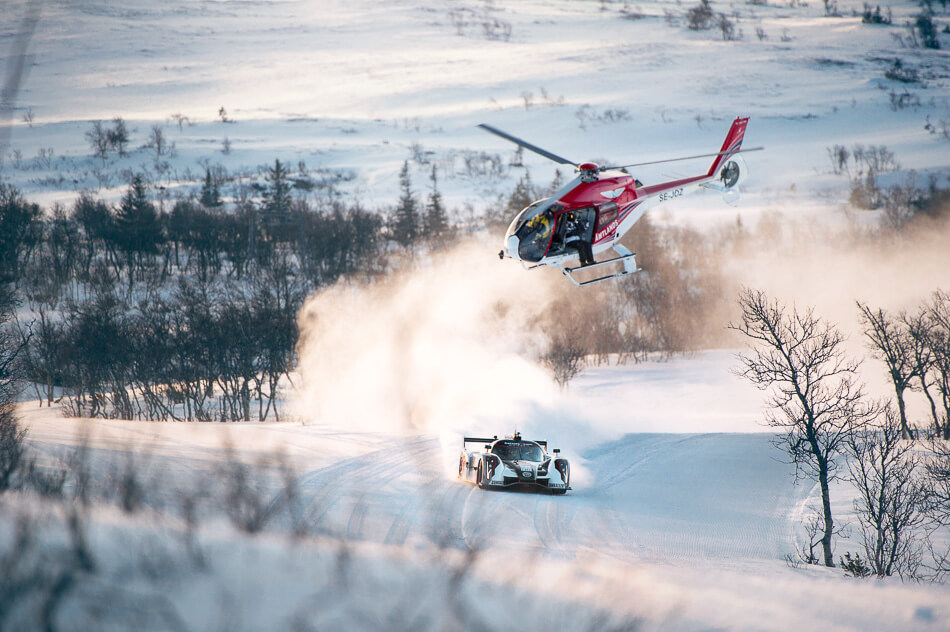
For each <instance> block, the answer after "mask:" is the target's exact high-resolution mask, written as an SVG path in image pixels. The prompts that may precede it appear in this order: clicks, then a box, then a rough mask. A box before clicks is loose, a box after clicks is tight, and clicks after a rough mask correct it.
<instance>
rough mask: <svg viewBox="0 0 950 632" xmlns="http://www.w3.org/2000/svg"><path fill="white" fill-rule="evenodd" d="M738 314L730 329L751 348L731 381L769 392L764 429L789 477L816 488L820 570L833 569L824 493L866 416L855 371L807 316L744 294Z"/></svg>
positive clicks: (836, 337)
mask: <svg viewBox="0 0 950 632" xmlns="http://www.w3.org/2000/svg"><path fill="white" fill-rule="evenodd" d="M739 306H740V307H741V308H742V317H741V319H740V320H739V322H738V323H731V324H730V325H729V328H730V329H733V330H735V331H738V332H740V333H741V334H743V335H744V336H746V337H747V338H748V339H749V340H750V341H751V343H752V344H753V345H754V347H753V348H752V350H751V351H750V352H749V353H748V354H740V355H739V360H740V361H741V363H742V368H741V370H739V371H737V373H738V374H739V375H741V376H742V377H745V378H746V379H747V380H749V382H751V383H752V384H753V385H755V386H756V387H758V388H759V389H762V390H766V391H769V392H770V394H771V396H770V398H769V408H770V409H771V412H770V413H769V415H768V417H767V419H766V421H767V423H768V425H770V426H772V427H773V428H778V429H780V430H781V431H783V432H784V434H783V435H782V436H780V437H778V438H777V439H776V440H775V445H776V446H777V447H779V448H780V449H782V450H783V451H785V453H786V454H788V456H789V457H790V458H791V462H792V463H794V464H795V468H796V476H799V477H800V476H804V477H806V478H809V479H811V480H817V481H818V485H819V488H820V489H821V518H822V538H821V548H822V556H823V559H824V564H825V566H834V565H835V562H834V556H833V552H832V548H831V542H832V537H833V536H834V533H835V526H834V519H833V516H832V513H831V492H830V489H829V485H830V483H831V481H833V480H834V479H836V478H837V477H838V475H839V471H838V462H839V460H840V458H841V456H842V453H843V451H844V449H845V447H846V443H845V442H846V440H847V438H848V431H849V430H850V429H851V428H852V427H854V426H855V425H857V424H860V423H861V422H862V421H864V420H865V419H868V418H870V417H871V415H872V414H873V410H871V409H870V407H868V406H866V405H865V404H864V394H863V385H862V384H861V383H860V382H858V375H857V369H858V363H857V362H855V361H854V360H851V359H850V358H848V357H847V356H846V355H845V352H844V349H843V342H844V338H843V336H842V335H841V333H839V332H838V330H837V329H836V328H835V327H834V326H833V325H831V324H829V323H827V322H825V321H823V320H821V319H819V318H818V317H817V316H815V315H814V313H813V311H812V310H807V311H805V312H801V313H800V312H799V311H798V310H797V309H795V308H792V310H791V312H790V313H789V312H788V310H787V309H786V307H785V306H784V305H782V304H781V303H779V302H778V301H776V300H773V299H770V298H769V297H767V296H766V295H765V293H764V292H761V291H755V290H751V289H747V290H744V291H743V292H742V293H741V294H740V296H739Z"/></svg>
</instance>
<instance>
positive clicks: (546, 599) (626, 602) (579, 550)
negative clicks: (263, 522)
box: [3, 353, 950, 630]
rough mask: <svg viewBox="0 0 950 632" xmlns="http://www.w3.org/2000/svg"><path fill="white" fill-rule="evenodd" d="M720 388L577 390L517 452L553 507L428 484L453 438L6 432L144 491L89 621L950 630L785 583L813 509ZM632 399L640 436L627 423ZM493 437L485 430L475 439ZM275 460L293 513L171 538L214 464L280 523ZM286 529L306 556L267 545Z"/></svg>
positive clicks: (114, 536) (101, 540) (949, 611)
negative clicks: (114, 591) (555, 487)
mask: <svg viewBox="0 0 950 632" xmlns="http://www.w3.org/2000/svg"><path fill="white" fill-rule="evenodd" d="M733 364H734V362H733V359H732V357H731V354H728V353H710V354H701V355H699V356H698V357H696V358H694V359H692V360H677V361H674V362H666V363H656V364H647V365H642V366H628V367H612V368H609V369H608V368H602V369H595V370H591V371H589V372H588V373H587V374H585V376H584V377H583V378H581V379H579V380H578V381H577V382H575V383H574V384H573V385H572V386H571V388H570V389H569V392H568V393H566V394H564V395H563V396H562V399H561V400H560V401H559V402H558V405H559V406H561V407H563V408H565V409H566V411H567V412H562V413H561V414H560V416H552V419H554V420H553V421H548V422H547V423H545V424H537V425H534V424H529V427H530V429H528V428H523V430H524V431H525V432H526V433H527V432H530V433H531V435H530V436H532V437H536V438H539V439H540V438H548V439H551V440H552V447H553V446H558V447H561V448H562V449H563V454H564V455H565V456H567V457H568V458H570V459H571V460H572V463H573V465H574V476H575V480H574V490H573V491H572V492H570V493H569V494H568V495H567V496H563V497H554V496H547V495H541V494H533V493H518V492H484V491H480V490H478V489H476V488H474V487H472V486H470V485H468V484H465V483H461V482H459V481H458V480H456V479H455V476H454V472H452V471H451V468H449V467H447V466H446V461H449V462H452V461H454V460H455V459H456V458H457V454H458V450H459V448H460V447H461V446H460V440H458V439H460V437H456V436H453V435H452V433H449V432H442V433H435V432H431V431H429V432H411V433H406V432H405V431H401V430H396V431H384V430H382V429H377V430H373V431H370V430H363V431H353V430H351V429H348V428H341V427H337V426H334V425H332V424H299V423H289V422H288V423H267V424H156V423H147V422H126V421H103V420H97V421H90V420H74V419H67V418H63V417H61V416H60V415H58V414H57V411H55V410H53V411H50V410H49V409H40V408H35V407H34V406H35V404H26V405H24V407H23V408H22V414H23V417H24V420H25V422H26V424H27V426H28V427H29V429H30V443H31V445H32V446H34V447H35V448H36V449H37V450H38V451H39V452H40V453H42V454H44V455H45V457H46V458H50V459H54V458H55V457H56V455H57V454H59V455H62V454H64V453H65V452H64V451H66V450H67V448H68V447H69V446H76V445H80V444H83V443H84V444H85V445H86V446H87V448H86V449H87V454H88V456H87V459H88V462H89V467H90V468H91V470H92V471H93V472H94V473H95V477H96V478H98V479H101V480H106V479H108V478H109V477H110V476H113V477H115V476H118V474H117V473H118V472H121V471H122V470H121V468H122V466H123V464H125V463H127V462H128V461H127V459H129V458H131V459H132V460H133V461H134V462H136V463H138V464H139V471H140V473H141V476H142V480H143V482H146V483H147V486H148V488H149V489H150V490H151V491H150V492H149V495H150V498H151V500H150V501H149V505H150V506H149V507H147V508H145V509H143V510H141V511H140V512H139V513H137V514H134V515H133V516H126V515H124V514H122V513H121V512H119V511H118V510H116V509H109V508H108V507H101V508H94V509H92V510H90V512H89V514H88V516H89V518H90V522H91V523H92V524H93V525H95V526H94V527H93V528H91V529H90V530H89V533H90V538H89V539H90V542H91V545H90V546H91V550H92V551H93V552H94V555H95V556H96V559H97V560H98V562H97V564H98V570H97V573H98V575H97V576H98V577H99V579H98V581H100V582H102V583H103V584H104V585H106V586H109V585H110V583H114V582H115V583H118V582H121V581H125V580H123V579H122V578H127V581H131V582H132V583H131V585H129V586H126V587H125V588H126V589H127V590H129V591H130V592H131V593H132V595H133V596H123V597H122V598H118V599H117V600H116V605H115V606H114V610H112V611H111V614H110V615H109V616H105V617H104V620H105V621H113V620H115V619H116V618H120V617H128V616H131V615H129V614H128V612H127V611H136V612H138V616H139V623H140V625H141V626H142V627H143V628H147V629H163V628H162V623H161V622H162V621H163V620H164V619H163V617H167V616H170V615H167V613H168V612H172V613H174V617H175V618H176V620H181V621H184V622H186V627H187V628H188V629H203V628H206V627H207V626H209V625H217V624H218V622H219V621H220V620H221V619H222V618H226V619H227V620H228V621H229V623H230V624H232V625H234V626H237V627H238V628H239V629H248V630H251V629H255V630H256V629H272V628H273V627H274V626H276V627H285V626H289V625H290V624H292V623H296V624H298V625H304V624H306V625H310V626H312V627H311V628H306V627H305V628H303V629H323V628H324V626H328V627H330V628H331V629H338V628H340V627H347V628H356V629H378V628H379V626H380V625H392V626H394V627H395V628H396V629H419V628H422V629H500V628H504V627H505V626H506V625H507V624H505V625H502V623H501V621H506V622H510V623H512V624H515V625H517V627H520V628H525V629H541V628H543V627H546V626H549V625H553V626H555V627H558V628H559V629H578V630H590V629H602V628H601V626H606V625H607V623H608V622H611V621H612V622H614V623H615V624H616V625H621V624H622V625H625V626H632V627H622V628H620V629H669V630H691V629H697V628H703V629H755V630H788V629H802V628H806V627H807V628H809V629H819V630H849V629H853V630H895V629H901V630H940V629H946V626H947V625H948V623H950V606H948V603H950V601H948V599H947V597H948V589H947V587H946V586H944V585H929V584H915V583H911V584H903V583H901V582H900V581H899V580H897V579H891V580H888V581H874V580H863V581H862V580H855V579H851V578H848V577H845V576H844V575H843V574H842V573H841V571H840V570H837V569H834V570H831V569H823V568H819V567H798V568H795V567H790V566H789V565H788V564H787V563H786V561H785V557H786V555H792V556H794V552H795V550H796V547H797V546H799V541H800V540H801V538H802V529H801V525H802V519H803V515H804V514H805V512H806V511H807V507H808V506H809V505H811V504H814V503H815V502H816V500H817V496H816V494H817V490H815V489H813V487H812V485H811V484H802V485H795V484H794V476H793V469H792V467H791V466H790V465H788V464H786V463H783V462H782V461H781V459H780V458H779V457H780V453H779V452H778V451H777V450H776V449H775V448H774V447H773V446H772V445H771V444H770V440H771V438H772V435H771V434H770V433H767V432H761V430H762V428H761V427H759V426H757V425H756V423H755V421H754V412H755V409H756V408H757V406H758V401H757V397H756V396H755V395H754V394H753V393H750V392H749V391H748V390H747V387H745V385H743V384H741V383H739V382H738V381H737V380H735V378H731V377H729V375H730V374H729V368H730V367H731V366H732V365H733ZM734 380H735V381H734ZM691 383H695V384H701V385H704V386H702V387H700V388H715V389H716V390H717V391H718V396H715V397H708V398H705V399H704V400H701V401H703V405H702V407H703V409H704V410H705V411H706V412H707V413H708V414H707V415H705V416H704V419H705V422H704V423H705V426H704V427H702V428H700V427H699V426H698V425H697V424H698V422H697V419H698V418H700V417H703V416H702V415H699V414H697V413H696V412H695V411H691V410H690V408H691V407H692V408H695V407H696V404H695V403H694V404H693V406H690V405H689V404H688V402H689V401H693V400H692V398H691V397H690V396H689V395H686V394H684V390H685V392H688V391H689V390H690V389H689V388H688V385H689V384H691ZM605 398H606V399H608V400H613V401H615V402H616V406H615V408H614V409H613V410H614V413H613V418H612V419H610V420H607V419H604V418H602V417H601V416H600V414H598V412H597V411H596V410H595V411H594V412H593V413H592V414H591V415H590V416H586V415H584V414H583V412H582V411H584V410H585V409H587V405H588V404H589V403H590V402H592V401H595V400H596V401H599V402H601V406H602V407H605V406H604V405H603V404H602V402H603V400H604V399H605ZM638 399H639V400H641V401H642V408H644V409H646V410H649V411H651V413H650V414H645V413H644V414H638V413H637V411H636V410H635V408H636V405H635V402H636V401H637V400H638ZM625 411H630V414H623V413H624V412H625ZM608 421H609V423H608ZM585 422H589V423H586V426H585ZM659 422H662V423H663V424H664V426H663V432H656V430H657V424H658V423H659ZM512 423H515V422H514V421H512ZM579 427H585V428H586V429H585V432H584V433H583V434H581V433H578V428H579ZM509 429H510V426H509V427H505V426H504V424H503V422H502V421H500V420H499V425H498V426H497V427H494V428H479V429H478V430H481V431H483V432H484V431H494V432H498V433H503V432H505V431H506V430H509ZM570 437H577V441H576V443H575V442H574V441H572V440H570ZM225 445H227V446H229V449H228V450H225V449H224V446H225ZM229 450H233V452H229ZM274 454H280V455H282V456H281V462H282V463H284V467H285V469H284V470H283V471H285V472H286V471H292V472H294V475H293V481H294V488H295V489H296V495H295V498H296V501H295V504H294V510H293V511H290V510H288V511H281V512H279V513H278V514H276V515H275V516H274V518H273V519H272V524H269V525H268V527H267V529H266V530H265V532H264V533H263V534H262V535H258V536H256V537H249V536H242V535H241V534H240V533H239V532H238V531H236V530H235V529H234V527H232V526H230V525H229V524H227V523H225V522H222V519H221V517H220V516H214V515H209V517H206V518H203V519H201V520H198V521H196V525H195V526H194V527H192V530H189V529H187V528H186V527H185V526H183V523H182V519H181V518H180V517H179V516H180V515H181V509H180V503H181V498H185V497H193V496H191V495H192V494H197V493H198V492H197V490H199V489H202V488H203V489H205V490H208V489H210V488H213V486H214V485H215V483H214V481H216V480H218V479H217V477H218V476H220V475H221V474H220V473H221V472H222V471H223V469H222V468H225V467H226V466H227V463H226V461H227V459H229V458H230V459H233V458H237V459H239V460H243V461H246V462H247V463H251V464H254V463H257V464H260V465H259V468H258V469H256V470H254V471H255V473H256V474H255V476H256V477H257V480H256V481H255V485H257V486H258V488H259V489H260V490H261V494H262V497H263V498H264V499H265V504H266V501H267V500H268V499H270V502H272V503H276V502H278V500H279V499H280V498H281V494H282V493H284V490H285V489H286V487H285V485H286V480H285V479H284V478H283V475H281V474H280V473H279V472H278V471H277V468H276V466H275V463H276V457H275V456H274ZM129 455H131V456H129ZM229 455H230V456H229ZM163 490H164V491H163ZM153 494H154V496H152V495H153ZM212 496H213V494H212ZM8 502H9V501H8ZM205 502H209V503H210V502H211V501H210V500H209V501H205ZM209 506H210V505H209ZM8 507H11V508H17V507H20V506H18V505H17V504H16V503H13V504H8ZM835 508H836V511H837V512H838V516H839V520H841V521H842V522H844V521H848V520H849V519H852V520H853V518H849V515H850V492H849V491H848V489H847V488H846V486H844V485H841V486H839V487H838V488H836V489H835ZM20 509H21V510H22V507H20ZM199 513H200V512H199ZM8 520H10V518H9V517H8V518H7V520H4V521H3V524H4V525H9V522H8ZM49 522H50V523H52V524H55V521H49ZM6 528H7V527H5V529H6ZM46 529H47V530H49V531H51V532H55V527H54V526H50V524H47V527H46ZM294 529H297V530H299V531H303V532H305V533H306V534H308V535H305V536H303V537H302V538H297V539H293V538H291V537H290V536H289V535H281V534H286V533H288V532H290V531H292V530H294ZM188 538H191V540H188ZM186 541H190V542H192V544H191V547H186V546H185V544H184V543H185V542H186ZM192 549H195V550H198V551H200V558H201V564H200V565H197V564H196V562H195V561H194V559H193V555H192V554H191V553H189V552H190V551H192ZM849 550H851V551H853V550H857V545H856V543H854V542H849V541H848V540H847V539H846V538H842V539H839V540H838V542H837V551H838V554H839V555H840V554H843V553H844V552H845V551H849ZM152 566H154V567H156V568H152ZM149 569H151V570H149ZM156 569H157V570H156ZM453 582H454V583H453ZM86 590H87V589H84V588H81V589H78V590H77V591H76V592H75V593H73V594H72V596H71V599H72V601H70V600H67V601H65V603H64V606H63V609H62V612H63V616H65V617H68V616H69V613H70V612H74V613H75V612H76V611H79V612H83V610H82V608H81V607H80V606H79V605H77V604H79V603H82V600H83V599H86V600H88V599H90V597H89V593H87V592H85V591H86ZM93 594H94V593H93ZM159 598H160V599H161V600H162V603H163V604H164V605H163V606H162V608H158V607H156V606H155V605H154V603H153V602H154V600H156V599H159ZM137 600H138V601H137ZM141 602H145V603H146V604H151V605H142V603H141ZM162 613H166V614H162ZM85 616H91V615H88V614H87V615H85ZM110 617H111V618H110ZM66 620H68V619H66ZM156 622H158V623H156ZM637 626H641V627H640V628H638V627H637ZM66 627H67V628H68V627H69V626H68V625H67V626H66Z"/></svg>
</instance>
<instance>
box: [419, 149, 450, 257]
mask: <svg viewBox="0 0 950 632" xmlns="http://www.w3.org/2000/svg"><path fill="white" fill-rule="evenodd" d="M448 230H449V220H448V217H447V216H446V213H445V207H444V206H443V204H442V194H441V193H439V186H438V180H437V177H436V171H435V165H432V193H430V194H429V203H428V205H427V206H426V216H425V223H424V234H425V237H426V238H427V239H439V238H441V237H443V236H445V234H446V233H447V232H448Z"/></svg>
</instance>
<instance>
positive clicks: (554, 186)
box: [551, 169, 564, 195]
mask: <svg viewBox="0 0 950 632" xmlns="http://www.w3.org/2000/svg"><path fill="white" fill-rule="evenodd" d="M562 186H564V174H562V173H561V170H560V169H555V170H554V179H553V180H551V195H554V194H555V193H557V191H558V189H560V188H561V187H562Z"/></svg>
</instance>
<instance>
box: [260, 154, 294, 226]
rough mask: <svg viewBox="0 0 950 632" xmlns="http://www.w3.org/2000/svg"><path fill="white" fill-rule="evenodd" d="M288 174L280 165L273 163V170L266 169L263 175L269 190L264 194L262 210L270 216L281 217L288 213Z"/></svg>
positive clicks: (277, 162)
mask: <svg viewBox="0 0 950 632" xmlns="http://www.w3.org/2000/svg"><path fill="white" fill-rule="evenodd" d="M289 175H290V172H289V171H287V167H286V166H285V165H283V164H281V162H280V160H275V161H274V166H273V168H270V167H268V168H267V171H266V173H265V177H266V178H267V182H268V183H269V188H268V189H267V192H266V193H265V194H264V210H265V211H266V212H267V213H268V214H271V215H274V216H277V217H282V216H286V215H287V214H289V213H290V204H291V199H290V181H289V179H288V176H289Z"/></svg>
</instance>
